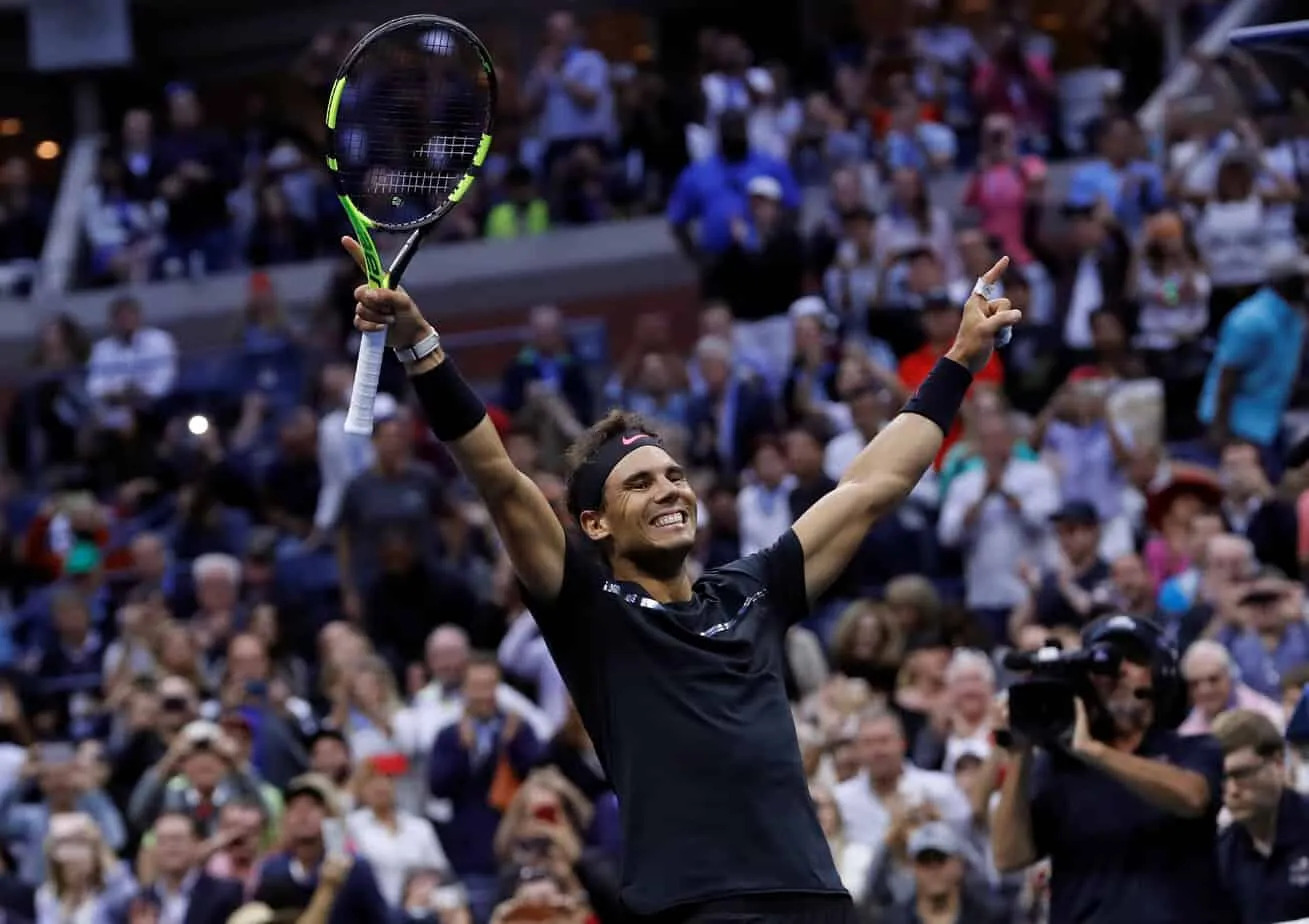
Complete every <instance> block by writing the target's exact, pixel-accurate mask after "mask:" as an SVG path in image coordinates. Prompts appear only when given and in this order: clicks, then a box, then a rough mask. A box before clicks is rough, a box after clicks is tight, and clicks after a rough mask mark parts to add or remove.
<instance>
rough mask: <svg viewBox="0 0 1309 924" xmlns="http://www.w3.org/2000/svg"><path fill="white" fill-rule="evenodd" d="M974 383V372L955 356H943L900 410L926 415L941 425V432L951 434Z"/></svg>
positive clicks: (920, 415) (906, 412)
mask: <svg viewBox="0 0 1309 924" xmlns="http://www.w3.org/2000/svg"><path fill="white" fill-rule="evenodd" d="M972 384H973V374H972V373H971V372H969V371H968V370H967V369H965V368H964V367H963V366H962V365H960V364H959V363H957V362H955V361H954V360H953V359H946V358H945V357H944V356H943V357H941V358H940V359H938V360H937V361H936V365H935V366H933V367H932V371H931V372H929V373H928V374H927V378H926V379H925V380H924V381H923V384H922V385H919V386H918V391H916V392H915V393H914V396H913V397H912V398H910V399H909V400H908V401H907V402H906V403H905V406H904V408H903V409H902V410H901V411H900V413H902V414H917V415H918V416H919V417H926V418H927V419H928V420H930V421H931V422H932V423H934V424H936V425H937V426H938V427H940V428H941V432H942V433H949V432H950V428H951V427H952V426H954V418H955V415H956V414H958V413H959V407H960V405H962V404H963V403H964V396H965V395H967V394H968V389H969V387H971V386H972Z"/></svg>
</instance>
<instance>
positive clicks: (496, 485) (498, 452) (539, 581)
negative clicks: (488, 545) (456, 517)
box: [409, 334, 564, 600]
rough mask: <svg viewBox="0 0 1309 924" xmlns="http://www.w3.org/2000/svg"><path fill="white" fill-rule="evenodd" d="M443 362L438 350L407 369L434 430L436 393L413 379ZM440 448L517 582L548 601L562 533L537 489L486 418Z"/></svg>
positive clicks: (555, 589) (555, 583) (559, 572)
mask: <svg viewBox="0 0 1309 924" xmlns="http://www.w3.org/2000/svg"><path fill="white" fill-rule="evenodd" d="M423 336H426V334H423ZM444 362H446V357H445V353H444V351H442V350H437V351H436V352H435V353H433V354H432V355H431V356H428V357H427V358H426V359H421V360H419V361H418V362H416V363H414V364H413V366H411V367H410V369H409V376H410V378H411V379H414V380H415V382H414V384H415V388H416V390H417V392H418V396H419V399H420V401H421V402H422V406H423V414H424V415H425V416H426V417H427V420H428V422H429V424H431V425H432V426H433V429H434V430H439V429H440V426H439V424H438V423H437V421H438V420H439V419H440V417H439V415H441V414H442V413H443V410H444V409H443V408H442V407H441V406H440V404H438V402H437V401H436V400H434V397H435V392H436V390H435V389H429V388H425V387H422V384H420V383H419V381H418V380H419V379H420V378H422V377H423V376H431V375H436V374H439V373H438V371H437V367H438V366H440V365H441V364H442V363H444ZM445 371H447V372H448V371H450V370H445ZM456 374H457V373H456ZM445 446H446V448H447V449H449V450H450V454H451V455H453V456H454V457H455V461H457V462H458V463H459V467H460V468H461V469H462V470H463V472H464V475H465V476H466V477H467V478H468V480H469V481H471V482H472V484H473V487H474V488H476V489H477V493H478V494H479V495H480V496H481V498H482V501H483V502H484V503H485V504H486V508H487V511H488V512H489V513H490V514H491V520H492V522H494V523H495V528H496V531H497V532H498V533H499V534H500V540H501V541H502V542H503V543H504V544H505V551H506V552H507V553H508V554H509V561H510V562H511V563H512V564H513V566H514V572H515V573H516V574H517V575H518V579H519V580H520V581H522V582H523V584H524V586H526V587H527V589H528V590H529V591H530V592H531V594H532V596H534V597H537V598H540V599H545V600H549V599H553V598H554V597H555V596H557V595H558V593H559V588H560V587H561V586H562V585H563V581H564V528H563V526H561V525H560V523H559V519H558V517H556V516H555V513H554V510H552V509H551V507H550V502H549V501H547V500H546V498H545V495H544V494H542V493H541V489H540V488H538V487H537V486H536V483H535V482H533V481H532V479H531V478H529V477H528V476H527V475H525V474H523V473H522V472H520V471H519V470H518V469H517V468H516V467H514V463H513V462H512V461H511V460H510V458H509V453H508V452H507V451H506V450H505V447H504V443H502V442H501V441H500V434H499V433H497V432H496V429H495V425H494V424H493V423H491V418H490V417H487V416H485V415H483V417H482V420H481V422H480V423H478V424H477V426H475V427H473V429H472V430H471V431H469V432H468V433H466V434H465V435H463V436H461V437H459V438H458V439H455V440H451V441H449V442H447V443H445Z"/></svg>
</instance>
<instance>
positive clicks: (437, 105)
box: [327, 14, 498, 434]
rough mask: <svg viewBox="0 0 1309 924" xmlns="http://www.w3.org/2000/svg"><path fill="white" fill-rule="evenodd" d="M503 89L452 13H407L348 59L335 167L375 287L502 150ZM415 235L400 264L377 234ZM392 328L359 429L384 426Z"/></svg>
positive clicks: (331, 144)
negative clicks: (381, 394)
mask: <svg viewBox="0 0 1309 924" xmlns="http://www.w3.org/2000/svg"><path fill="white" fill-rule="evenodd" d="M497 95H498V86H497V81H496V75H495V64H494V62H493V61H492V60H491V53H490V52H489V51H488V50H487V47H486V45H485V44H483V42H482V40H481V39H479V38H478V37H477V35H476V34H475V33H474V32H473V31H472V30H471V29H469V28H468V27H467V26H465V25H463V24H462V23H459V22H456V21H455V20H453V19H447V18H445V17H444V16H431V15H426V14H417V15H413V16H401V17H399V18H397V19H392V20H391V21H389V22H385V23H383V24H382V25H380V26H378V27H377V28H375V29H373V30H372V31H370V32H369V33H368V34H367V35H365V36H364V37H363V38H361V39H360V40H359V42H358V43H357V44H356V45H355V46H354V48H352V49H351V50H350V53H349V54H348V55H346V58H345V60H344V61H342V62H341V67H340V68H339V69H338V70H337V74H336V79H335V80H334V81H333V83H332V91H331V97H330V99H329V100H328V103H327V167H328V170H329V171H330V172H331V174H332V179H333V182H334V183H335V184H336V189H337V194H338V197H339V198H340V200H341V207H342V208H344V209H345V213H346V216H347V217H348V218H349V221H350V226H351V228H352V229H353V232H354V236H355V239H356V240H358V241H359V246H360V247H361V248H362V249H363V253H364V264H365V265H364V272H365V275H366V276H367V280H368V285H370V286H373V287H376V288H394V287H396V286H398V285H399V284H400V279H401V277H402V276H403V275H404V272H405V269H406V268H407V267H408V266H409V262H410V260H412V259H413V256H414V254H415V253H416V252H417V250H418V247H419V245H420V244H421V243H422V241H423V238H424V237H426V236H427V234H428V233H429V232H430V231H431V230H432V228H433V227H435V225H436V224H437V222H439V221H440V220H441V219H442V218H444V217H445V216H446V215H447V214H449V213H450V210H451V209H453V208H454V207H455V206H457V205H458V204H459V203H460V201H461V200H462V199H463V198H464V196H465V195H467V193H468V190H469V189H470V188H471V187H472V185H473V182H474V181H475V180H476V179H477V175H478V173H479V171H480V170H481V167H482V165H483V164H484V163H485V162H486V157H487V154H488V152H489V151H490V149H491V136H492V133H493V132H494V128H495V110H496V99H497ZM379 231H383V232H387V233H391V234H403V233H408V235H409V236H408V238H407V239H406V240H405V242H404V244H403V246H401V248H400V250H399V252H398V253H397V254H396V256H395V258H394V259H393V260H392V261H391V264H390V268H389V269H388V268H385V267H384V265H383V263H382V257H381V254H380V253H379V252H378V249H377V243H376V241H375V240H374V235H375V234H376V233H377V232H379ZM385 349H386V332H385V331H377V332H371V333H366V334H364V335H363V337H362V339H361V341H360V344H359V359H358V363H357V365H356V369H355V380H354V387H353V389H352V390H351V394H350V408H349V411H348V412H347V414H346V420H345V429H346V432H348V433H355V434H368V433H371V432H372V429H373V401H374V399H375V398H376V397H377V383H378V377H379V375H380V374H381V369H382V358H383V356H384V354H385Z"/></svg>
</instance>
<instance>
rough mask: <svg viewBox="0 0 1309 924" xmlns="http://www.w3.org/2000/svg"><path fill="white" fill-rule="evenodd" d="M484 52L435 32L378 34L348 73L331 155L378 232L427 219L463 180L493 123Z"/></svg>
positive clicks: (411, 29)
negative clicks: (490, 122)
mask: <svg viewBox="0 0 1309 924" xmlns="http://www.w3.org/2000/svg"><path fill="white" fill-rule="evenodd" d="M483 68H484V65H483V62H482V58H481V56H480V54H479V53H478V50H477V49H476V48H475V47H474V46H473V44H472V43H470V42H469V41H467V40H466V39H464V38H462V37H461V36H460V35H459V34H458V33H457V32H455V31H451V30H446V29H433V28H432V27H431V25H430V24H421V23H420V24H413V25H409V26H404V27H399V28H396V29H392V30H390V31H388V32H384V33H382V34H381V35H378V36H376V37H375V38H374V39H373V40H372V41H370V42H369V43H368V44H367V46H365V47H364V48H363V49H362V51H361V52H360V53H359V55H358V56H357V57H356V58H355V60H354V62H353V63H352V64H351V66H350V67H349V69H348V71H347V73H346V84H345V89H344V90H343V91H342V94H341V101H340V104H339V106H338V109H337V116H336V126H335V132H334V143H333V144H334V148H335V151H334V155H335V157H336V159H337V170H338V174H339V177H340V180H341V184H342V186H343V189H344V191H345V192H346V193H347V194H348V195H349V196H350V199H351V201H353V202H354V204H355V206H356V207H357V208H358V209H359V210H360V211H362V212H363V213H364V214H365V215H367V216H368V217H369V218H370V219H372V220H373V221H374V222H376V223H378V224H379V225H383V226H385V225H403V224H407V223H411V222H415V221H421V220H422V219H423V218H425V217H426V216H428V215H431V214H433V213H435V212H436V211H438V210H439V209H440V208H442V207H443V206H444V205H445V203H446V202H447V201H448V198H449V195H450V193H451V191H453V190H454V189H455V188H456V187H457V186H458V185H459V183H460V182H462V180H463V178H464V176H465V174H466V173H467V171H468V169H469V168H470V167H471V165H472V164H473V162H474V160H475V158H476V156H477V152H478V150H479V148H480V147H481V144H482V135H483V132H484V131H485V130H486V127H487V124H488V122H489V118H490V108H491V96H490V89H489V82H488V81H487V79H486V75H485V72H484V70H483Z"/></svg>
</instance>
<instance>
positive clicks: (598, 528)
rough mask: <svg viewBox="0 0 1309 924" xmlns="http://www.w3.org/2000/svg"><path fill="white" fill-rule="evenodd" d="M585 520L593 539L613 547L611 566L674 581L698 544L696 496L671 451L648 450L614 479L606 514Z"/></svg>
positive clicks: (618, 468) (631, 456) (621, 466)
mask: <svg viewBox="0 0 1309 924" xmlns="http://www.w3.org/2000/svg"><path fill="white" fill-rule="evenodd" d="M580 520H581V526H582V530H583V531H584V532H585V533H586V535H587V536H588V537H589V538H591V539H592V540H594V541H596V542H600V543H605V544H607V545H608V547H609V548H608V551H609V556H610V559H611V561H614V562H618V561H627V562H630V563H631V564H633V565H634V566H636V568H637V569H638V570H640V571H643V572H648V573H650V574H651V575H653V576H657V577H661V578H662V577H668V576H671V575H673V574H676V573H677V572H678V571H679V570H680V569H681V567H682V565H683V563H684V562H685V561H686V556H687V555H689V554H690V552H691V548H692V546H693V545H694V544H695V528H696V499H695V492H694V491H692V490H691V485H690V482H689V481H687V478H686V472H685V471H683V470H682V467H681V466H680V465H678V464H677V462H676V460H674V459H673V457H672V456H670V455H669V454H668V452H667V451H666V450H664V449H663V448H662V447H659V446H642V447H641V448H640V449H637V450H635V451H634V452H631V453H628V454H627V455H626V456H624V457H623V458H622V459H621V460H620V461H619V462H618V464H617V465H615V466H614V468H613V470H612V471H611V472H610V473H609V477H608V478H607V479H606V480H605V486H604V506H603V508H602V509H600V510H587V511H585V512H583V513H582V515H581V518H580Z"/></svg>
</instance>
